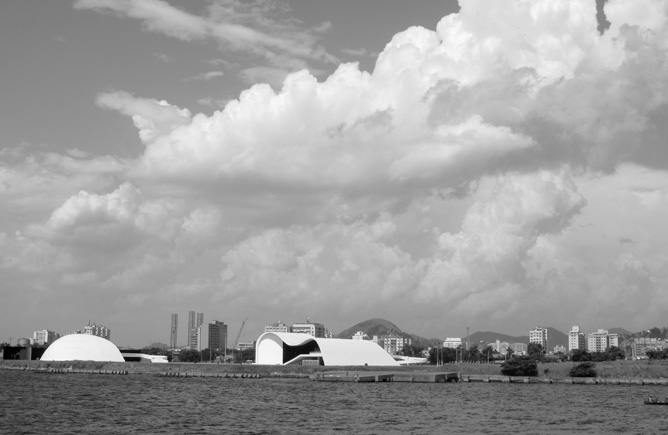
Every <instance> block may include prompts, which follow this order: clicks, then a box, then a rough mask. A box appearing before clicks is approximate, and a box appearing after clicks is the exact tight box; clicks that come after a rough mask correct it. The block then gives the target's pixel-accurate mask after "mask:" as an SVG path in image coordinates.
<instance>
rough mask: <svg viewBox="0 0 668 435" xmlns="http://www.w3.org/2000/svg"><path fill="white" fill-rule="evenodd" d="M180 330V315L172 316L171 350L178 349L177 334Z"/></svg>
mask: <svg viewBox="0 0 668 435" xmlns="http://www.w3.org/2000/svg"><path fill="white" fill-rule="evenodd" d="M178 330H179V315H178V314H172V329H171V332H170V335H169V348H170V349H176V346H178V344H176V337H177V333H178Z"/></svg>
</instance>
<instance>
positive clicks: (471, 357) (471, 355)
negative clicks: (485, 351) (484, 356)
mask: <svg viewBox="0 0 668 435" xmlns="http://www.w3.org/2000/svg"><path fill="white" fill-rule="evenodd" d="M464 352H465V355H466V358H465V359H466V360H468V361H478V360H480V349H478V345H477V344H474V345H473V346H471V347H469V350H468V351H464Z"/></svg>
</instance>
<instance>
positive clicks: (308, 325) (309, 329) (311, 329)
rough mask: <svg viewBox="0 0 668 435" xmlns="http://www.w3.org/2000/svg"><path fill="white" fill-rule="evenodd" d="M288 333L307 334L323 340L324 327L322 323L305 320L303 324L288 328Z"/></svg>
mask: <svg viewBox="0 0 668 435" xmlns="http://www.w3.org/2000/svg"><path fill="white" fill-rule="evenodd" d="M290 332H292V333H297V334H309V335H312V336H314V337H317V338H325V325H323V324H322V323H312V322H311V319H306V322H304V323H295V324H293V325H292V327H291V328H290Z"/></svg>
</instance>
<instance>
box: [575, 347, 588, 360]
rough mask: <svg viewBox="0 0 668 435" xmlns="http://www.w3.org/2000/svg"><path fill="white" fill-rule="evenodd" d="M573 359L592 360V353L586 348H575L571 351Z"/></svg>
mask: <svg viewBox="0 0 668 435" xmlns="http://www.w3.org/2000/svg"><path fill="white" fill-rule="evenodd" d="M571 361H575V362H579V361H591V354H590V353H589V352H587V350H586V349H573V350H572V351H571Z"/></svg>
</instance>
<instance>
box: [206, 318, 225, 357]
mask: <svg viewBox="0 0 668 435" xmlns="http://www.w3.org/2000/svg"><path fill="white" fill-rule="evenodd" d="M209 349H210V350H216V349H219V350H221V351H225V349H227V325H226V324H225V323H224V322H219V321H218V320H212V321H211V322H209Z"/></svg>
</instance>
